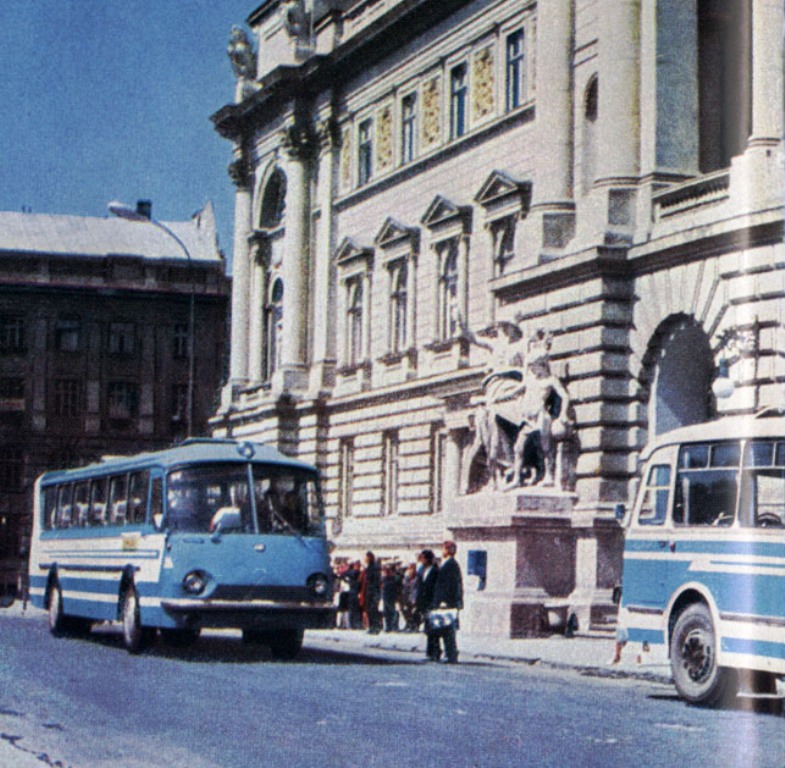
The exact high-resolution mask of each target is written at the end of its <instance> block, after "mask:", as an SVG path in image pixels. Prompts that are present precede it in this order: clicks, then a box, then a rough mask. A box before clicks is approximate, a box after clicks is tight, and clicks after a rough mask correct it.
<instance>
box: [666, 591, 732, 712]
mask: <svg viewBox="0 0 785 768" xmlns="http://www.w3.org/2000/svg"><path fill="white" fill-rule="evenodd" d="M670 663H671V673H672V674H673V682H674V684H675V685H676V690H677V691H678V693H679V695H680V696H681V697H682V698H683V699H684V700H685V701H688V702H689V703H690V704H700V705H703V706H708V707H713V706H717V705H719V704H722V703H724V702H725V701H726V700H727V697H728V695H729V694H731V693H732V691H731V688H732V687H734V686H733V679H734V678H733V675H732V674H731V673H732V670H729V669H725V668H723V667H720V666H718V665H717V634H716V632H715V630H714V622H713V621H712V619H711V613H710V612H709V608H708V606H707V605H706V604H705V603H693V604H692V605H690V606H688V607H687V608H686V609H685V610H684V611H683V612H682V613H681V615H680V616H679V618H678V619H677V621H676V625H675V626H674V628H673V636H672V638H671V648H670Z"/></svg>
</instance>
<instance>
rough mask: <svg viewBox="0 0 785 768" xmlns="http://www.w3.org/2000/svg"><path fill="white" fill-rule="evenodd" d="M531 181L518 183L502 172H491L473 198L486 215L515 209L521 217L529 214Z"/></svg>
mask: <svg viewBox="0 0 785 768" xmlns="http://www.w3.org/2000/svg"><path fill="white" fill-rule="evenodd" d="M531 195H532V183H531V181H518V180H516V179H513V178H512V177H511V176H508V175H507V174H506V173H503V172H502V171H493V172H492V173H491V175H490V176H488V178H487V179H486V180H485V182H484V183H483V185H482V186H481V187H480V190H479V192H477V196H476V197H475V198H474V199H475V201H476V202H478V203H479V204H480V205H481V206H483V208H485V209H486V211H487V212H488V213H492V212H495V211H496V210H498V209H504V210H505V212H507V210H508V209H513V208H517V209H518V210H519V211H520V213H521V215H522V216H525V215H526V214H527V213H528V212H529V205H530V203H531Z"/></svg>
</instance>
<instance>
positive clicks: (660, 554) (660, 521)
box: [624, 446, 677, 610]
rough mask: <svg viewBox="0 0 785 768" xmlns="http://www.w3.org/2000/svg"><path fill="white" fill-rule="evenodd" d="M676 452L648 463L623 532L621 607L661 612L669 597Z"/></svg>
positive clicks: (655, 456)
mask: <svg viewBox="0 0 785 768" xmlns="http://www.w3.org/2000/svg"><path fill="white" fill-rule="evenodd" d="M676 454H677V451H676V448H675V447H674V446H666V447H664V448H662V449H660V450H658V451H657V452H656V453H655V454H653V455H652V457H651V458H650V459H649V461H648V463H647V465H646V468H645V470H644V476H643V486H642V488H641V492H640V494H639V497H638V503H637V504H636V506H635V509H634V512H633V519H632V522H631V527H630V530H629V531H628V532H627V539H626V544H625V555H624V559H625V562H624V603H625V605H628V606H630V605H634V606H640V607H645V608H650V609H660V610H662V609H664V608H665V606H666V605H667V601H668V598H669V596H670V592H669V588H670V577H669V570H670V563H671V560H672V559H673V554H674V548H673V543H674V539H673V523H672V520H671V517H670V514H669V512H670V509H671V499H672V495H673V476H674V471H673V470H674V466H675V459H676Z"/></svg>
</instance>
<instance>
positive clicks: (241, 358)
mask: <svg viewBox="0 0 785 768" xmlns="http://www.w3.org/2000/svg"><path fill="white" fill-rule="evenodd" d="M292 13H294V16H292V15H291V14H292ZM293 18H294V19H296V20H299V21H301V22H302V23H298V24H294V23H292V19H293ZM248 25H249V27H250V28H251V30H252V35H251V38H252V40H251V42H252V45H253V46H254V48H255V53H256V60H257V71H256V76H255V77H249V78H247V81H246V82H244V84H243V87H242V88H238V91H237V99H236V101H235V103H233V104H229V105H227V106H225V107H224V108H223V109H221V110H220V111H218V112H217V113H216V114H215V115H214V116H213V120H214V122H215V125H216V128H217V130H218V131H219V132H220V133H221V134H222V135H223V136H225V137H226V138H228V139H231V141H232V142H233V144H234V148H235V149H234V151H235V161H234V163H233V165H232V169H231V170H232V175H233V179H234V181H235V184H236V200H237V204H236V214H235V245H234V255H233V273H234V289H233V295H232V316H233V317H232V339H231V383H230V385H229V386H228V387H227V388H226V390H225V391H224V396H223V401H222V405H221V408H220V410H219V411H218V413H217V414H216V416H215V417H214V419H213V422H212V424H213V428H214V431H215V432H216V433H218V434H232V435H234V436H235V437H249V438H254V439H261V440H266V441H270V442H273V443H275V444H277V445H278V446H279V447H281V448H282V449H283V450H285V451H287V452H289V453H293V454H295V455H297V456H298V457H300V458H303V459H306V460H310V461H314V462H316V463H317V464H318V465H319V466H320V467H321V468H322V470H323V472H324V481H325V482H324V488H325V498H326V503H327V509H328V516H329V518H330V528H331V536H332V538H333V540H334V541H335V544H336V556H339V557H340V556H352V557H353V556H355V555H357V554H359V553H360V552H364V551H365V550H366V549H369V548H370V549H373V550H375V551H376V552H377V553H378V554H380V555H382V556H383V557H395V558H400V559H402V560H405V561H409V560H411V559H413V555H414V553H415V552H416V551H417V549H419V548H421V547H423V546H425V545H429V546H433V545H434V544H435V543H437V542H438V541H439V540H441V539H442V538H443V537H445V536H450V537H452V538H455V539H456V540H457V541H458V543H459V546H460V549H459V555H460V556H462V557H463V560H462V564H463V566H464V569H465V570H473V569H470V568H468V566H469V565H470V564H474V563H475V562H476V558H477V555H476V554H472V557H471V559H472V563H470V562H469V559H470V558H469V557H468V553H469V552H473V553H485V554H484V557H485V558H486V561H487V574H486V578H485V580H484V581H482V582H481V580H480V579H479V577H477V576H474V575H467V581H468V582H469V584H470V590H469V596H468V599H467V611H466V620H467V625H468V626H469V627H470V628H471V629H473V630H475V631H488V632H492V633H501V634H512V635H519V634H527V633H534V632H537V631H541V630H542V629H543V628H547V626H548V624H549V622H550V625H551V626H553V625H556V624H559V623H560V622H562V623H563V621H564V619H565V616H566V615H567V614H569V613H574V614H575V615H576V617H577V618H578V621H579V625H580V626H582V627H583V628H586V627H589V626H592V625H597V624H599V623H601V622H602V621H603V619H604V617H606V616H607V615H609V614H612V611H613V608H612V605H611V602H610V597H611V591H612V588H613V586H614V584H615V583H616V582H617V581H618V579H619V576H620V569H621V557H620V531H619V530H618V527H617V525H616V523H615V522H614V507H615V505H616V504H617V503H628V502H629V500H630V498H631V495H632V494H633V493H634V488H635V484H636V480H637V469H638V468H637V455H638V453H639V451H640V449H641V447H642V446H643V445H644V444H645V442H646V440H647V438H648V437H649V436H651V435H654V434H656V433H659V432H662V431H664V430H667V429H670V428H673V427H676V426H681V425H683V424H689V423H695V422H698V421H702V420H706V419H711V418H716V417H717V416H719V415H722V414H725V413H746V414H752V413H753V412H754V411H755V410H756V409H758V408H760V407H763V406H766V405H773V406H782V405H784V404H785V403H783V384H784V383H785V325H784V324H783V311H784V310H783V306H784V304H783V298H785V249H783V236H782V233H783V184H784V183H785V182H784V176H783V142H782V135H783V103H782V99H783V82H782V65H783V50H782V35H781V31H782V28H783V9H782V4H781V3H778V2H772V1H771V0H695V1H694V2H692V1H691V2H683V1H682V0H604V1H603V2H590V0H548V2H542V3H539V4H538V3H534V2H517V1H516V2H510V0H504V1H502V0H499V1H496V2H487V1H483V2H480V1H479V0H475V2H467V1H466V0H420V2H414V3H412V2H395V1H394V0H355V1H354V2H329V1H328V0H322V1H321V2H310V3H309V2H299V3H298V2H294V3H282V2H279V0H268V2H265V3H263V4H262V5H261V6H260V7H258V8H257V9H256V10H255V11H253V13H252V14H251V15H250V17H249V18H248ZM500 322H501V323H502V324H503V323H509V324H514V325H515V326H516V327H517V328H518V329H519V330H520V332H522V333H523V338H524V339H525V340H529V342H531V340H532V339H536V338H540V339H541V340H542V339H545V338H547V340H548V342H547V353H546V355H545V356H546V357H547V364H548V366H549V371H550V373H551V374H552V375H554V376H555V377H556V381H557V382H558V383H559V384H561V386H562V387H563V390H562V392H563V393H564V394H566V395H567V397H566V398H563V397H562V398H559V402H561V403H563V406H564V409H563V410H564V412H563V413H562V414H561V416H562V417H566V421H567V422H568V423H567V424H566V426H565V427H564V428H563V429H562V431H561V432H560V434H559V435H557V434H556V432H555V431H554V433H553V434H554V443H553V445H554V448H553V450H554V453H553V466H554V468H555V475H556V476H555V479H554V483H553V485H550V484H540V485H534V484H533V480H534V479H535V478H536V477H537V475H535V476H534V478H532V477H530V478H529V479H526V478H525V476H524V479H523V484H522V485H519V483H518V478H519V477H520V476H514V477H513V481H512V482H510V476H511V475H510V464H509V461H510V459H509V457H504V456H503V454H504V451H501V453H499V455H498V456H496V454H495V453H494V450H493V449H492V448H490V447H489V444H488V443H487V442H483V441H482V440H480V441H479V443H478V442H477V440H476V438H477V436H478V435H479V434H480V433H481V432H482V424H483V423H485V422H484V421H483V419H486V418H487V414H488V413H489V412H490V414H491V417H492V418H491V422H492V423H493V424H494V425H495V424H497V423H498V422H497V421H496V420H495V419H494V418H493V417H494V416H495V414H497V413H499V412H500V410H499V409H502V407H503V406H504V403H501V404H500V403H497V402H495V401H493V398H492V397H491V396H490V395H489V394H488V393H487V392H486V391H485V390H484V388H483V383H484V380H485V377H486V376H487V375H488V374H489V372H491V373H492V372H493V371H494V367H493V365H489V363H488V361H487V357H488V356H487V353H486V351H485V350H484V349H483V348H482V341H483V339H485V340H493V339H494V338H496V339H498V338H499V334H500V331H499V330H498V329H499V328H501V327H502V326H501V325H499V323H500ZM494 329H496V330H494ZM538 333H540V336H539V337H537V334H538ZM478 341H479V342H480V343H479V344H478V343H477V342H478ZM488 346H490V345H488ZM530 351H531V349H530ZM721 363H723V371H724V370H725V369H726V368H727V373H728V376H729V377H730V379H732V381H733V389H732V393H731V394H730V396H729V397H725V398H717V397H716V396H715V395H714V393H713V391H712V384H713V382H714V381H715V379H716V378H717V376H718V371H719V370H720V364H721ZM496 370H498V369H496ZM526 376H529V374H528V373H527V374H526ZM531 381H532V380H531V379H526V378H524V383H527V382H529V383H527V388H528V391H530V392H532V391H534V390H533V389H532V388H531ZM486 383H487V382H486ZM726 389H727V388H726ZM492 401H493V402H492ZM489 403H490V404H491V405H492V406H493V407H490V405H489ZM547 407H548V408H551V405H548V406H547ZM483 408H485V410H483ZM558 408H559V406H558V405H557V406H556V410H557V411H558ZM553 415H554V419H556V420H558V417H557V415H556V413H555V411H554V414H553ZM511 419H512V421H513V422H514V421H515V417H511ZM546 421H547V422H548V423H550V416H549V417H548V418H546ZM491 422H489V423H491ZM515 426H517V425H515ZM541 429H545V427H542V428H541ZM548 429H550V427H548ZM535 431H537V430H535ZM543 434H544V433H543ZM480 436H482V435H480ZM497 437H498V436H497ZM505 439H507V440H508V443H507V446H506V448H507V450H509V449H510V446H511V440H512V438H511V437H508V438H505ZM557 440H558V442H556V441H557ZM496 459H499V466H500V467H501V468H502V470H503V473H502V472H500V473H499V477H500V478H501V477H502V474H504V475H505V476H506V478H507V481H508V482H507V484H508V485H512V486H513V487H507V488H505V487H501V486H499V485H498V484H497V486H496V489H494V485H493V478H492V475H493V470H492V468H493V466H495V465H494V461H496ZM513 475H514V473H513Z"/></svg>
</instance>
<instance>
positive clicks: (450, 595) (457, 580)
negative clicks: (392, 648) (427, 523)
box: [432, 541, 463, 664]
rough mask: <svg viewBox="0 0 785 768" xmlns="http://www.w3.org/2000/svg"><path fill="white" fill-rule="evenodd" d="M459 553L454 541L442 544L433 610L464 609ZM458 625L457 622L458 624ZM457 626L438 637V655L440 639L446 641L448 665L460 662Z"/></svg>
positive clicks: (440, 633)
mask: <svg viewBox="0 0 785 768" xmlns="http://www.w3.org/2000/svg"><path fill="white" fill-rule="evenodd" d="M457 551H458V547H457V546H456V544H455V542H454V541H445V542H444V544H442V557H443V560H442V564H441V567H440V568H439V576H438V578H437V579H436V585H435V587H434V590H433V602H432V607H433V608H455V609H457V610H460V609H462V608H463V576H462V574H461V566H460V565H458V561H457V560H456V559H455V553H456V552H457ZM456 624H457V622H456ZM456 624H451V625H450V626H447V627H444V628H443V629H441V630H439V632H438V634H437V635H436V653H437V658H438V653H439V638H440V637H441V638H442V640H443V641H444V654H445V656H446V657H447V663H448V664H456V663H457V662H458V647H457V644H456V642H455V630H456V629H457V626H456Z"/></svg>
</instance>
